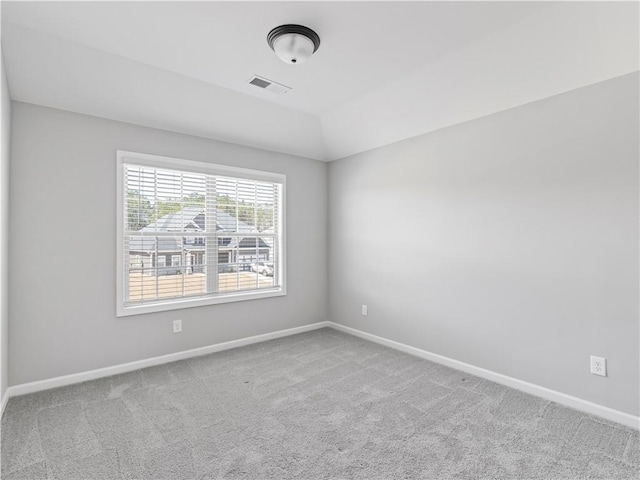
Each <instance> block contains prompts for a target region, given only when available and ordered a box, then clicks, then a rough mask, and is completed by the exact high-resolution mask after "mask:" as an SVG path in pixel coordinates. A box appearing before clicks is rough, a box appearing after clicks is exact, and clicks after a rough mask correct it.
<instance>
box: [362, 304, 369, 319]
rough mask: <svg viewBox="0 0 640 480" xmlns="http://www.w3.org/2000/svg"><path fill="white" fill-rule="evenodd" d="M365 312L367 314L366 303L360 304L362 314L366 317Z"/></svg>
mask: <svg viewBox="0 0 640 480" xmlns="http://www.w3.org/2000/svg"><path fill="white" fill-rule="evenodd" d="M367 314H368V309H367V306H366V305H362V315H363V316H365V317H366V316H367Z"/></svg>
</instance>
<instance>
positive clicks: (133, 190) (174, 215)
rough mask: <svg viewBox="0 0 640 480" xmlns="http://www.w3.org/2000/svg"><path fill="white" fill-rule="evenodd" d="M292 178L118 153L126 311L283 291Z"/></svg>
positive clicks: (121, 298)
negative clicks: (287, 202)
mask: <svg viewBox="0 0 640 480" xmlns="http://www.w3.org/2000/svg"><path fill="white" fill-rule="evenodd" d="M284 184H285V177H284V175H281V174H275V173H268V172H260V171H256V170H247V169H241V168H235V167H228V166H222V165H214V164H209V163H205V162H194V161H189V160H179V159H173V158H167V157H157V156H154V155H145V154H138V153H130V152H118V259H120V260H119V261H118V266H117V268H118V273H117V274H118V300H117V302H118V304H117V312H118V315H119V316H123V315H133V314H137V313H148V312H156V311H162V310H172V309H176V308H185V307H190V306H200V305H208V304H213V303H223V302H230V301H239V300H249V299H258V298H265V297H271V296H276V295H284V294H285V293H286V289H285V281H284V280H285V278H284V273H285V269H284V265H285V262H284V260H285V255H284V238H283V235H282V232H283V231H284V216H283V206H284ZM265 264H268V266H267V267H265ZM258 265H259V267H258Z"/></svg>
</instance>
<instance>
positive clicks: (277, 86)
mask: <svg viewBox="0 0 640 480" xmlns="http://www.w3.org/2000/svg"><path fill="white" fill-rule="evenodd" d="M248 83H249V85H253V86H254V87H258V88H261V89H263V90H267V91H269V92H271V93H276V94H278V95H282V94H283V93H287V92H288V91H289V90H291V87H287V86H286V85H282V84H281V83H278V82H274V81H273V80H269V79H267V78H264V77H259V76H258V75H253V76H252V77H251V78H250V79H249V81H248Z"/></svg>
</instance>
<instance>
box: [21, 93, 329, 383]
mask: <svg viewBox="0 0 640 480" xmlns="http://www.w3.org/2000/svg"><path fill="white" fill-rule="evenodd" d="M212 114H214V113H213V112H212ZM11 147H12V171H11V192H10V195H11V197H10V198H11V202H10V222H11V223H10V227H11V228H10V241H11V259H10V269H11V272H12V274H11V281H10V289H11V304H10V306H9V308H10V312H9V313H10V316H9V318H10V325H9V327H10V331H11V349H10V352H9V369H10V370H9V372H10V375H9V379H10V384H11V385H16V384H20V383H24V382H30V381H35V380H41V379H46V378H50V377H55V376H58V375H65V374H70V373H74V372H82V371H86V370H90V369H94V368H100V367H107V366H112V365H116V364H120V363H124V362H130V361H134V360H140V359H145V358H149V357H153V356H157V355H163V354H167V353H172V352H178V351H182V350H186V349H190V348H196V347H201V346H205V345H210V344H215V343H218V342H225V341H228V340H233V339H237V338H243V337H248V336H251V335H258V334H262V333H267V332H273V331H276V330H281V329H286V328H291V327H296V326H300V325H305V324H309V323H314V322H318V321H323V320H327V301H326V299H327V284H326V282H327V265H326V263H327V262H326V244H327V236H326V228H327V164H326V163H323V162H318V161H313V160H308V159H304V158H299V157H293V156H288V155H284V154H277V153H272V152H267V151H262V150H257V149H252V148H247V147H241V146H237V145H233V144H228V143H223V142H217V141H213V140H208V139H202V138H197V137H190V136H186V135H180V134H175V133H170V132H166V131H160V130H154V129H149V128H143V127H138V126H134V125H129V124H124V123H118V122H114V121H109V120H103V119H99V118H95V117H89V116H84V115H78V114H74V113H68V112H63V111H59V110H54V109H49V108H44V107H38V106H33V105H28V104H23V103H13V125H12V146H11ZM117 149H122V150H130V151H135V152H143V153H151V154H159V155H166V156H172V157H179V158H185V159H192V160H200V161H209V162H213V163H222V164H227V165H234V166H240V167H246V168H253V169H259V170H268V171H273V172H278V173H284V174H286V175H287V206H286V208H287V216H288V218H287V220H288V222H287V243H288V252H287V264H288V271H287V274H288V277H287V286H288V288H287V295H286V296H284V297H277V298H270V299H264V300H250V301H244V302H236V303H229V304H223V305H214V306H207V307H198V308H189V309H184V310H178V311H171V312H163V313H158V314H147V315H136V316H129V317H122V318H117V317H116V300H115V294H116V278H115V276H116V272H115V265H116V263H115V262H116V258H115V255H116V234H115V228H116V150H117ZM177 318H181V319H182V320H183V333H182V334H177V335H176V334H173V333H171V321H172V320H173V319H177Z"/></svg>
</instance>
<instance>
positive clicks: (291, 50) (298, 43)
mask: <svg viewBox="0 0 640 480" xmlns="http://www.w3.org/2000/svg"><path fill="white" fill-rule="evenodd" d="M267 43H268V44H269V46H270V47H271V48H272V49H273V51H274V52H276V55H277V56H278V58H280V60H282V61H283V62H285V63H289V64H292V65H298V64H300V63H304V62H305V61H306V60H307V59H308V58H309V57H310V56H311V55H313V53H314V52H315V51H316V50H318V47H320V37H318V34H317V33H316V32H314V31H313V30H311V29H310V28H307V27H303V26H302V25H281V26H279V27H276V28H274V29H273V30H271V31H270V32H269V35H267Z"/></svg>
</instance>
